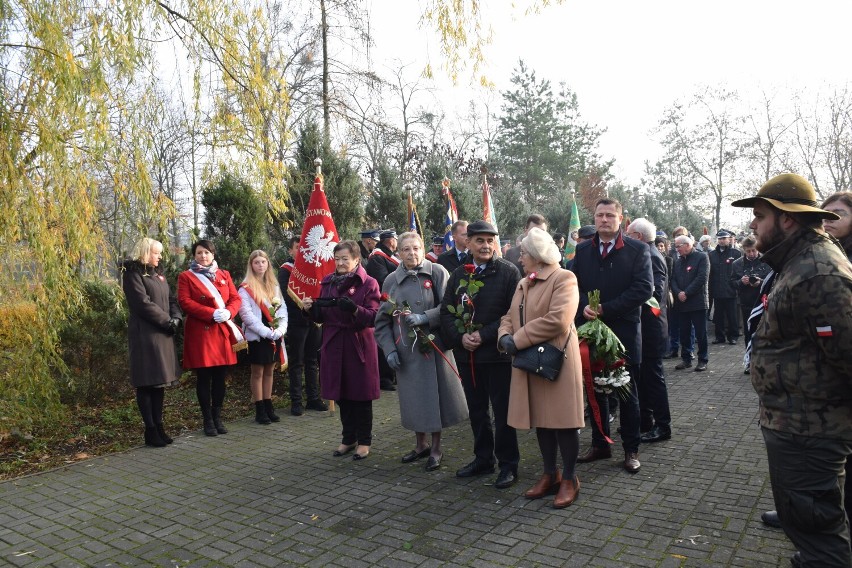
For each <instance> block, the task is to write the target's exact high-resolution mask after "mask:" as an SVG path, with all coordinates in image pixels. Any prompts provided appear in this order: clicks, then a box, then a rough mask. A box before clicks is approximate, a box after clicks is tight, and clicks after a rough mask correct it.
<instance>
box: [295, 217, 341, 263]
mask: <svg viewBox="0 0 852 568" xmlns="http://www.w3.org/2000/svg"><path fill="white" fill-rule="evenodd" d="M305 244H306V246H303V247H299V252H301V253H302V255H303V256H304V257H305V262H307V263H308V264H313V265H315V266H321V265H322V263H323V262H324V261H327V260H332V259H333V258H334V247H335V246H336V245H337V243H336V242H334V233H333V232H332V231H328V232H326V230H325V227H323V226H322V225H314V226H313V227H311V229H310V230H309V231H308V234H307V236H306V237H305Z"/></svg>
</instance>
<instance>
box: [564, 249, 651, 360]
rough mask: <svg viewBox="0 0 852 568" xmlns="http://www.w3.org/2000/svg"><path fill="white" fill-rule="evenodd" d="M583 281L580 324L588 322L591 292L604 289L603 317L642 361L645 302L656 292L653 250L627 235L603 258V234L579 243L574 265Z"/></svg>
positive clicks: (631, 356)
mask: <svg viewBox="0 0 852 568" xmlns="http://www.w3.org/2000/svg"><path fill="white" fill-rule="evenodd" d="M571 270H572V271H573V272H574V274H576V275H577V282H578V283H579V285H580V307H579V308H578V309H577V316H576V320H575V321H576V324H577V327H579V326H581V325H583V324H584V323H586V321H587V320H586V318H585V317H583V309H584V308H585V307H586V306H588V305H589V292H591V291H593V290H600V292H601V307H602V308H603V314H602V315H601V320H602V321H603V322H604V323H605V324H606V325H608V326H609V327H610V329H612V331H613V332H615V335H617V336H618V338H619V339H620V340H621V342H622V343H623V344H624V347H625V349H626V350H627V360H628V362H629V363H630V364H632V365H638V364H639V363H641V362H642V332H641V326H640V322H641V316H642V304H644V303H645V302H646V301H648V300H649V299H650V298H651V296H652V295H653V293H654V279H653V273H652V271H651V253H650V251H649V248H648V245H647V244H646V243H643V242H642V241H637V240H636V239H631V238H630V237H626V236H624V235H621V234H620V235H619V236H618V237H617V238H616V241H615V245H614V246H613V249H612V251H611V252H610V253H609V254H608V255H607V256H606V258H601V253H600V237H598V235H597V234H595V236H594V238H592V239H590V240H588V241H584V242H582V243H580V244H579V245H577V253H576V254H575V255H574V264H573V265H572V267H571Z"/></svg>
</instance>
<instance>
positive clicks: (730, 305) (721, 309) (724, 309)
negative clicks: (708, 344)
mask: <svg viewBox="0 0 852 568" xmlns="http://www.w3.org/2000/svg"><path fill="white" fill-rule="evenodd" d="M715 303H716V309H715V311H714V312H713V326H714V327H715V329H716V341H725V339H726V338H727V340H728V341H736V340H737V338H738V337H739V336H740V325H739V323H738V322H737V299H736V298H716V300H715Z"/></svg>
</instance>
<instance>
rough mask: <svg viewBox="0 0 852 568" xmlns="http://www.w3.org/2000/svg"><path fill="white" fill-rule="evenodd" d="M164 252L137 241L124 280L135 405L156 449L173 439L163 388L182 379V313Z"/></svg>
mask: <svg viewBox="0 0 852 568" xmlns="http://www.w3.org/2000/svg"><path fill="white" fill-rule="evenodd" d="M162 256H163V244H162V243H160V242H159V241H155V240H154V239H149V238H148V237H143V238H141V239H139V241H138V242H137V243H136V246H134V247H133V252H132V253H131V255H130V260H128V261H126V262H125V263H124V265H123V269H124V271H123V274H122V278H121V288H122V290H124V295H125V297H126V298H127V307H128V309H129V311H130V318H129V319H128V321H127V341H128V344H129V347H130V349H129V351H130V383H131V384H132V385H133V386H134V387H136V404H137V406H138V407H139V413H140V414H141V415H142V421H143V422H144V424H145V445H146V446H153V447H156V448H161V447H163V446H165V445H166V444H171V443H172V438H171V437H170V436H169V435H168V434H166V430H165V427H164V426H163V399H164V395H165V387H166V386H169V385H171V384H173V383H177V382H178V380H180V365H179V364H178V358H177V350H176V348H175V341H174V335H175V333H177V329H178V327H179V326H180V323H181V314H180V308H179V307H178V304H177V300H176V299H175V297H174V295H173V294H172V292H171V290H170V289H169V283H168V282H167V281H166V277H165V276H163V269H162V268H161V267H160V259H161V258H162Z"/></svg>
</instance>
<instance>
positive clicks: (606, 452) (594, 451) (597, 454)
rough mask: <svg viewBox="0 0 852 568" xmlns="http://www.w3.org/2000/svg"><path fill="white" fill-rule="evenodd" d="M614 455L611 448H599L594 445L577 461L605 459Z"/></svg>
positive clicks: (586, 461) (585, 461)
mask: <svg viewBox="0 0 852 568" xmlns="http://www.w3.org/2000/svg"><path fill="white" fill-rule="evenodd" d="M611 457H612V450H611V449H609V448H598V447H597V446H592V447H591V448H589V451H587V452H586V453H585V454H583V455H582V456H580V457H578V458H577V463H588V462H593V461H597V460H605V459H609V458H611Z"/></svg>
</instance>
